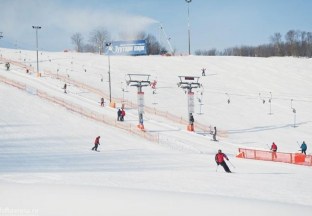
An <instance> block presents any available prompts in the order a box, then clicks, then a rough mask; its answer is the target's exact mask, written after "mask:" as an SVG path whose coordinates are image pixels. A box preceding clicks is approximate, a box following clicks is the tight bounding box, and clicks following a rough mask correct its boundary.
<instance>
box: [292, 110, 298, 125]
mask: <svg viewBox="0 0 312 216" xmlns="http://www.w3.org/2000/svg"><path fill="white" fill-rule="evenodd" d="M292 111H293V113H294V128H295V127H296V113H297V111H296V109H295V108H293V109H292Z"/></svg>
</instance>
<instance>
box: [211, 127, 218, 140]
mask: <svg viewBox="0 0 312 216" xmlns="http://www.w3.org/2000/svg"><path fill="white" fill-rule="evenodd" d="M213 129H214V132H213V135H212V138H213V141H218V140H217V127H214V128H213Z"/></svg>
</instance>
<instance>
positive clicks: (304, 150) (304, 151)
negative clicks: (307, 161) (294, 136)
mask: <svg viewBox="0 0 312 216" xmlns="http://www.w3.org/2000/svg"><path fill="white" fill-rule="evenodd" d="M307 148H308V147H307V144H306V143H305V142H304V141H303V142H302V144H301V146H300V149H301V153H304V154H305V155H306V154H307V153H306V151H307Z"/></svg>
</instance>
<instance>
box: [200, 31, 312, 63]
mask: <svg viewBox="0 0 312 216" xmlns="http://www.w3.org/2000/svg"><path fill="white" fill-rule="evenodd" d="M195 55H203V56H249V57H270V56H294V57H309V58H311V57H312V32H305V31H299V30H298V31H295V30H290V31H288V32H287V33H286V34H285V35H284V41H283V40H282V35H281V34H280V33H274V34H273V35H272V36H271V37H270V43H268V44H262V45H259V46H240V47H237V46H236V47H232V48H227V49H224V50H223V51H218V50H217V49H210V50H196V51H195Z"/></svg>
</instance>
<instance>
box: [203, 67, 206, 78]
mask: <svg viewBox="0 0 312 216" xmlns="http://www.w3.org/2000/svg"><path fill="white" fill-rule="evenodd" d="M205 72H206V68H203V69H202V76H206V73H205Z"/></svg>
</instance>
